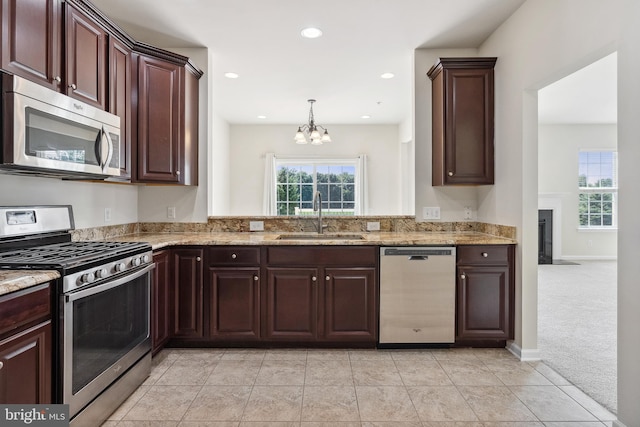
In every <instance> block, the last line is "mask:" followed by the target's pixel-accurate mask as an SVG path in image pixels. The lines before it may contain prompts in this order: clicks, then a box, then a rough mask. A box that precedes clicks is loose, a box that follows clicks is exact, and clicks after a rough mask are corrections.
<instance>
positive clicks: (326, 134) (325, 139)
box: [320, 129, 331, 142]
mask: <svg viewBox="0 0 640 427" xmlns="http://www.w3.org/2000/svg"><path fill="white" fill-rule="evenodd" d="M320 142H331V137H330V136H329V132H327V131H326V129H325V131H324V134H322V138H320Z"/></svg>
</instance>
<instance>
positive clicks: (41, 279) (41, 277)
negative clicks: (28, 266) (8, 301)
mask: <svg viewBox="0 0 640 427" xmlns="http://www.w3.org/2000/svg"><path fill="white" fill-rule="evenodd" d="M59 277H60V273H58V272H57V271H55V270H0V295H4V294H8V293H11V292H15V291H19V290H21V289H25V288H30V287H31V286H36V285H39V284H41V283H47V282H50V281H51V280H56V279H57V278H59Z"/></svg>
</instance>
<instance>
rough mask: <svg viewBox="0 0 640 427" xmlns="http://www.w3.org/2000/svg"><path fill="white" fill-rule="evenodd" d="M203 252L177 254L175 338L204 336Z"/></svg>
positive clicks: (175, 253) (200, 250)
mask: <svg viewBox="0 0 640 427" xmlns="http://www.w3.org/2000/svg"><path fill="white" fill-rule="evenodd" d="M202 256H203V250H202V249H198V248H194V249H174V250H173V283H174V304H173V335H174V336H175V337H179V338H192V337H194V338H198V337H202V336H204V333H203V329H202V326H203V317H202V316H203V314H202V301H203V300H202V287H203V286H202Z"/></svg>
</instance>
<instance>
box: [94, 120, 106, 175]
mask: <svg viewBox="0 0 640 427" xmlns="http://www.w3.org/2000/svg"><path fill="white" fill-rule="evenodd" d="M103 134H104V129H102V128H101V129H98V135H97V136H96V142H95V144H94V146H93V149H94V151H95V153H96V161H97V162H98V166H99V167H100V169H102V139H103Z"/></svg>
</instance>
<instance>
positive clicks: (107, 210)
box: [104, 208, 111, 222]
mask: <svg viewBox="0 0 640 427" xmlns="http://www.w3.org/2000/svg"><path fill="white" fill-rule="evenodd" d="M110 221H111V208H104V222H110Z"/></svg>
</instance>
